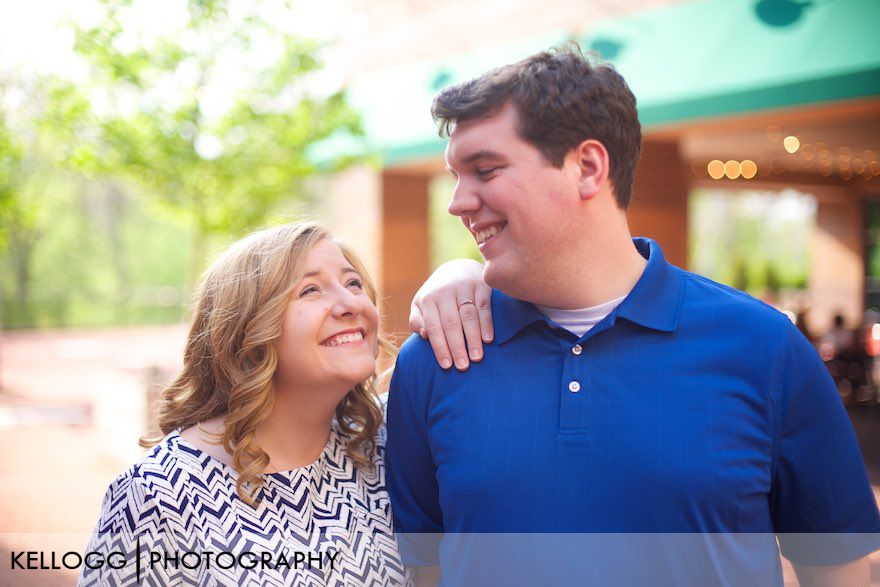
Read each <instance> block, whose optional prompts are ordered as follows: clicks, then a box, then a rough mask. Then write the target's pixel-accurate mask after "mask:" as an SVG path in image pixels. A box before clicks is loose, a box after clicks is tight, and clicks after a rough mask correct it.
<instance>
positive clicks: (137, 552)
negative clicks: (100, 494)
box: [78, 469, 162, 586]
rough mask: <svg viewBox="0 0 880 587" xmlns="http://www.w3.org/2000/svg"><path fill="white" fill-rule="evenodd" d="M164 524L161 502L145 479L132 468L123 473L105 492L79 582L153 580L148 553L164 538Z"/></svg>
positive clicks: (135, 581) (88, 584) (121, 583)
mask: <svg viewBox="0 0 880 587" xmlns="http://www.w3.org/2000/svg"><path fill="white" fill-rule="evenodd" d="M134 471H136V469H134ZM161 527H162V516H161V515H160V512H159V508H158V506H157V502H156V500H155V499H154V498H153V497H152V496H151V495H150V493H149V491H148V490H147V487H146V486H145V484H144V483H143V480H142V479H140V478H139V477H138V476H137V475H136V473H133V472H132V471H129V472H127V473H124V474H123V475H121V476H119V477H118V478H117V479H116V480H115V481H114V482H113V483H111V484H110V487H109V488H108V489H107V492H106V493H105V495H104V500H103V502H102V504H101V514H100V516H99V518H98V523H97V524H96V525H95V530H94V532H93V533H92V536H91V539H90V540H89V544H88V546H87V547H86V552H85V554H84V556H83V566H82V572H81V574H80V577H79V581H78V585H80V586H92V585H95V586H98V585H100V586H104V585H111V586H113V585H133V584H138V585H139V584H141V582H142V581H144V580H147V579H149V578H150V577H149V576H148V575H150V573H148V572H147V571H148V566H149V565H148V555H149V553H150V552H152V551H153V550H154V549H155V547H156V544H157V539H159V540H161V538H160V533H161ZM159 579H161V578H159Z"/></svg>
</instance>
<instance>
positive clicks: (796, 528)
mask: <svg viewBox="0 0 880 587" xmlns="http://www.w3.org/2000/svg"><path fill="white" fill-rule="evenodd" d="M634 243H635V245H636V248H637V249H638V251H639V252H640V253H641V254H642V256H644V257H645V258H646V259H647V260H648V263H647V266H646V268H645V271H644V273H643V274H642V276H641V278H640V279H639V281H638V282H637V284H636V286H635V287H634V288H633V290H632V291H631V292H630V294H629V295H628V296H627V297H626V299H625V300H624V301H623V302H621V303H620V305H619V306H618V307H617V308H616V309H615V310H614V311H613V312H612V313H611V314H609V315H608V316H607V317H606V318H605V319H604V320H603V321H601V322H600V323H599V324H597V325H596V326H595V327H594V328H593V329H592V330H590V331H589V332H588V333H586V334H585V335H584V336H583V337H581V338H578V337H577V336H575V335H574V334H572V333H570V332H568V331H566V330H565V329H563V328H561V327H559V326H558V325H555V324H553V323H552V322H551V321H549V320H548V319H547V318H545V317H544V316H543V315H541V314H540V313H539V312H538V311H537V309H536V308H535V306H534V305H532V304H530V303H526V302H523V301H519V300H516V299H513V298H510V297H508V296H506V295H505V294H503V293H501V292H499V291H494V292H493V296H492V310H493V314H494V319H495V333H496V335H495V341H494V343H492V344H489V345H486V346H485V356H484V358H483V360H482V361H480V362H479V363H474V364H472V365H471V367H470V368H469V369H468V370H467V371H466V372H459V371H457V370H455V369H452V370H449V371H444V370H442V369H440V368H439V366H438V365H437V363H436V361H435V359H434V356H433V353H432V351H431V347H430V345H429V343H428V342H427V341H424V340H422V339H420V338H419V337H418V336H412V337H410V339H409V340H408V341H407V342H406V343H405V344H404V345H403V348H402V349H401V351H400V355H399V357H398V359H397V366H396V368H395V372H394V376H393V379H392V382H391V391H390V397H389V404H388V444H387V460H386V462H387V481H388V488H389V491H390V494H391V501H392V506H393V511H394V518H395V525H396V529H397V530H398V532H400V533H401V535H400V542H401V549H402V552H403V555H404V560H405V562H407V563H409V564H413V565H435V564H438V563H439V564H441V567H442V573H443V578H444V582H445V583H448V584H452V585H456V584H468V583H470V584H478V583H480V582H483V581H486V580H491V581H492V582H499V581H503V580H507V581H511V580H512V582H513V583H515V584H527V583H529V582H531V581H536V580H540V581H547V580H549V582H551V583H557V584H562V583H565V582H569V581H571V580H578V581H580V580H583V579H585V578H591V579H593V580H597V581H605V580H609V579H612V578H616V579H620V578H621V576H620V575H612V576H606V575H604V574H603V573H604V572H605V571H607V572H608V573H612V574H613V573H619V572H621V571H620V570H619V569H618V570H617V571H615V570H613V569H611V568H608V569H605V571H603V570H602V569H603V565H605V566H608V565H612V566H613V565H614V564H618V563H619V564H623V565H626V564H627V563H626V560H623V559H621V560H617V559H615V553H617V554H620V553H619V552H617V551H615V552H611V550H614V549H613V548H612V549H611V550H609V548H610V547H609V540H608V536H609V535H610V534H613V535H614V537H615V539H616V540H619V541H620V542H617V544H618V546H623V548H621V549H620V551H621V552H627V551H632V552H635V551H637V550H638V549H643V555H644V556H643V557H642V558H643V559H644V560H643V562H645V565H647V566H652V565H656V569H654V568H652V569H651V571H650V572H651V573H652V574H651V575H648V576H647V578H649V579H653V581H651V582H652V583H655V584H656V583H657V582H658V578H660V577H662V578H665V579H668V580H669V581H671V582H680V581H682V580H685V581H687V580H689V578H690V579H693V578H694V576H691V575H688V574H687V573H686V572H685V571H682V569H681V568H682V566H687V564H697V565H698V566H699V565H700V564H703V565H704V568H702V569H701V570H700V572H701V573H709V574H710V575H713V574H714V575H715V577H714V578H715V579H716V581H715V582H717V580H718V579H723V580H724V581H733V582H734V583H740V582H743V581H750V580H752V579H755V580H757V581H758V583H760V584H766V583H767V582H768V577H770V578H772V579H773V582H775V583H778V584H780V585H781V574H780V572H779V568H780V567H779V558H778V551H777V547H776V536H778V538H779V543H780V547H781V550H782V553H783V554H784V555H785V556H786V557H788V558H789V559H791V560H792V561H793V562H795V563H799V564H807V565H833V564H841V563H844V562H848V561H851V560H854V559H856V558H859V557H861V556H864V555H866V554H868V553H870V552H872V551H873V550H875V549H876V548H878V547H880V534H877V533H878V532H880V516H878V512H877V506H876V503H875V500H874V496H873V494H872V491H871V487H870V485H869V483H868V480H867V475H866V473H865V468H864V465H863V463H862V459H861V455H860V452H859V448H858V444H857V442H856V439H855V435H854V433H853V429H852V426H851V424H850V421H849V419H848V417H847V415H846V412H845V410H844V408H843V406H842V404H841V402H840V400H839V398H838V395H837V392H836V389H835V386H834V384H833V382H832V381H831V379H830V377H829V375H828V372H827V370H826V368H825V366H824V364H823V363H822V361H821V359H820V358H819V356H818V355H817V354H816V352H815V351H814V349H813V348H812V346H811V345H810V344H809V342H808V341H807V340H805V339H804V338H803V336H801V334H800V333H799V332H798V330H797V329H796V328H795V327H794V326H793V325H792V324H791V322H790V321H789V320H788V319H787V318H786V317H785V316H784V315H783V314H781V313H780V312H778V311H776V310H774V309H773V308H771V307H769V306H767V305H765V304H763V303H762V302H759V301H757V300H755V299H754V298H751V297H750V296H748V295H746V294H744V293H742V292H739V291H737V290H734V289H732V288H729V287H726V286H723V285H720V284H718V283H715V282H713V281H710V280H708V279H706V278H704V277H701V276H699V275H695V274H692V273H688V272H686V271H683V270H681V269H679V268H677V267H674V266H672V265H669V264H668V263H667V262H666V261H665V260H664V258H663V254H662V252H661V250H660V247H659V246H658V245H657V244H656V243H655V242H653V241H651V240H648V239H634ZM535 533H542V535H543V536H544V538H545V539H543V540H541V541H537V542H535V541H534V540H530V539H529V538H527V536H529V535H532V536H533V535H535ZM571 533H576V534H577V536H572V535H571ZM597 533H599V534H597ZM599 535H604V536H605V539H603V540H599V541H594V540H593V538H594V537H595V536H599ZM676 535H677V536H676ZM658 536H663V537H664V538H663V539H658ZM731 536H737V537H741V538H742V540H741V541H739V542H737V541H736V540H732V539H731ZM695 537H696V538H695ZM707 537H710V538H707ZM746 537H748V538H746ZM514 539H516V540H514ZM690 539H694V540H695V543H694V544H684V543H678V544H677V543H676V542H677V541H680V540H684V541H687V540H690ZM510 540H513V542H510ZM517 540H519V542H518V543H517ZM642 540H646V541H648V542H645V543H642V542H640V541H642ZM499 541H500V542H499ZM610 542H612V543H614V542H615V540H611V541H610ZM734 542H736V543H734ZM634 549H635V550H634ZM561 553H564V555H563V554H561ZM590 553H601V554H599V555H598V556H597V557H594V558H595V559H596V560H590V561H589V562H587V559H586V558H585V557H589V555H590ZM554 555H555V556H557V557H559V560H556V561H554V562H553V563H552V565H551V563H550V562H549V560H550V559H548V558H547V557H552V556H554ZM572 557H573V558H574V560H571V558H572ZM563 558H564V559H565V560H564V561H563ZM691 559H693V560H691ZM713 559H725V560H720V561H719V560H713ZM727 559H729V560H727ZM627 560H629V559H627ZM615 561H616V562H615ZM688 561H690V562H688ZM648 563H650V565H648ZM629 564H630V567H631V568H630V570H632V568H637V567H638V566H639V564H640V563H639V562H638V559H636V560H630V561H629ZM560 565H561V566H560ZM551 566H552V567H553V571H552V572H551V571H548V568H550V567H551ZM647 566H646V568H647ZM561 567H565V568H564V569H562V568H561ZM487 572H488V573H490V574H489V575H486V573H487ZM499 572H507V573H508V575H507V576H506V577H504V578H503V579H502V578H501V577H499V576H497V575H492V573H499ZM548 572H550V576H548V575H547V573H548ZM682 572H685V574H684V575H682V574H681V573H682ZM585 573H586V574H585ZM657 573H661V575H658V574H657ZM730 573H733V574H732V575H731V574H730ZM641 580H643V578H639V577H633V582H638V581H641ZM615 582H620V581H615ZM659 582H663V581H659Z"/></svg>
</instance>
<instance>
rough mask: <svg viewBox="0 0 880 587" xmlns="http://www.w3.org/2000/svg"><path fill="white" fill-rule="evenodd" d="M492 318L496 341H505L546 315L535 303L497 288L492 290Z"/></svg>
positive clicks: (541, 320)
mask: <svg viewBox="0 0 880 587" xmlns="http://www.w3.org/2000/svg"><path fill="white" fill-rule="evenodd" d="M492 320H493V321H494V323H495V342H497V343H499V344H500V343H504V342H507V341H508V340H510V339H511V338H513V337H514V336H516V335H517V334H519V332H520V331H521V330H522V329H523V328H525V327H526V326H528V325H530V324H533V323H535V322H543V321H544V315H543V314H541V312H539V311H538V308H536V307H535V305H534V304H532V303H529V302H524V301H522V300H518V299H516V298H512V297H510V296H509V295H507V294H505V293H503V292H501V291H499V290H497V289H493V290H492Z"/></svg>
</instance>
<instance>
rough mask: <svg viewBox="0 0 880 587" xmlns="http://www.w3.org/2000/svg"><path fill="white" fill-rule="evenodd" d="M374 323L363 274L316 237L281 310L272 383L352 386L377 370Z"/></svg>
mask: <svg viewBox="0 0 880 587" xmlns="http://www.w3.org/2000/svg"><path fill="white" fill-rule="evenodd" d="M378 329H379V315H378V312H377V310H376V306H375V305H374V304H373V302H372V301H371V300H370V298H369V296H368V295H367V292H366V291H365V289H364V284H363V280H362V278H361V276H360V275H359V274H358V272H357V271H356V270H355V269H354V267H352V266H351V264H350V263H349V262H348V260H347V259H346V258H345V256H344V255H343V254H342V251H341V250H340V248H339V247H338V246H337V245H336V243H334V242H333V241H332V240H330V239H327V238H324V239H321V240H319V241H318V242H317V243H315V245H314V247H312V250H311V251H310V252H309V255H308V257H307V259H306V262H305V267H304V271H303V277H302V279H301V280H300V281H298V282H297V283H296V285H295V286H294V287H293V289H292V290H291V294H290V300H289V301H288V302H287V307H286V308H285V310H284V315H283V321H282V325H281V337H280V338H279V339H278V341H276V343H275V349H276V351H277V354H278V367H277V369H276V371H275V381H276V383H280V384H282V385H284V386H286V387H293V388H304V387H316V388H317V387H328V386H334V385H340V386H344V387H346V389H350V388H351V387H353V386H354V385H356V384H358V383H360V382H362V381H364V380H366V379H368V378H369V377H370V376H371V375H372V374H373V373H374V372H375V369H376V354H377V352H378V346H377V345H378V343H377V339H378ZM342 384H344V385H342ZM339 399H340V400H341V399H342V398H341V397H340V398H339Z"/></svg>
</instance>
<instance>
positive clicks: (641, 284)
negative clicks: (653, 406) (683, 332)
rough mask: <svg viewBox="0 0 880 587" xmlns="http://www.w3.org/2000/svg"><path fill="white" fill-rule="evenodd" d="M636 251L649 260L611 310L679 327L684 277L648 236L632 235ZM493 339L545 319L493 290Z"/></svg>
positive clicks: (664, 327) (667, 328)
mask: <svg viewBox="0 0 880 587" xmlns="http://www.w3.org/2000/svg"><path fill="white" fill-rule="evenodd" d="M633 244H634V245H635V247H636V250H638V252H639V253H640V254H641V255H642V256H643V257H645V259H647V260H648V264H647V265H646V266H645V270H644V272H642V276H641V277H640V278H639V280H638V281H637V282H636V285H635V287H633V289H632V291H631V292H630V293H629V295H627V296H626V299H624V300H623V301H622V302H621V303H620V305H619V306H618V307H617V309H616V310H615V311H614V312H613V313H614V314H615V316H616V317H617V318H626V319H627V320H630V321H631V322H635V323H636V324H640V325H642V326H645V327H647V328H651V329H654V330H660V331H664V332H672V331H674V330H675V329H676V328H677V327H678V319H679V315H680V313H681V304H682V301H683V299H684V280H683V279H682V276H681V274H680V273H678V272H676V271H675V269H674V268H673V267H672V265H670V264H669V263H667V262H666V259H665V258H664V257H663V251H661V250H660V245H658V244H657V243H656V242H654V241H653V240H651V239H649V238H634V239H633ZM492 316H493V320H494V322H495V342H497V343H504V342H507V341H508V340H510V339H511V338H513V337H514V336H516V335H517V334H518V333H519V332H520V331H521V330H522V329H524V328H525V327H526V326H529V325H530V324H533V323H535V322H542V321H546V320H545V318H544V315H543V314H541V312H539V311H538V309H537V308H536V307H535V305H534V304H532V303H529V302H524V301H522V300H517V299H515V298H512V297H510V296H508V295H507V294H505V293H503V292H501V291H499V290H497V289H493V290H492Z"/></svg>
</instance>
